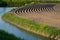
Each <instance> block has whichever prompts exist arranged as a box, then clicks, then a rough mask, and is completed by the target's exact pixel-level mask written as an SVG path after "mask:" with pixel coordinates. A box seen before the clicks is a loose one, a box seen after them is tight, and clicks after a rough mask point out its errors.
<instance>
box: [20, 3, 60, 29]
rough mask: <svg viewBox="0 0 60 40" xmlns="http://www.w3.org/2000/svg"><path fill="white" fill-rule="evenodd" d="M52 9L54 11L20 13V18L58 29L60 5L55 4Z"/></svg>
mask: <svg viewBox="0 0 60 40" xmlns="http://www.w3.org/2000/svg"><path fill="white" fill-rule="evenodd" d="M54 9H55V11H48V12H47V11H43V12H42V11H40V12H30V13H22V14H21V15H20V17H23V18H27V19H30V20H32V21H35V22H38V23H42V24H47V25H50V26H54V27H57V28H60V4H56V6H55V7H54Z"/></svg>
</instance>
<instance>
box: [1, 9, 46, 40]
mask: <svg viewBox="0 0 60 40" xmlns="http://www.w3.org/2000/svg"><path fill="white" fill-rule="evenodd" d="M11 9H13V8H0V29H2V30H5V31H6V32H8V33H12V34H14V35H15V36H17V37H21V38H24V39H25V40H45V39H44V38H42V37H40V36H36V35H33V34H31V33H28V32H26V31H23V30H21V29H18V28H17V27H16V26H14V25H11V24H9V23H7V22H5V21H4V20H3V19H2V15H3V14H4V13H5V12H8V11H10V10H11Z"/></svg>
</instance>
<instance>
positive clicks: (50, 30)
mask: <svg viewBox="0 0 60 40" xmlns="http://www.w3.org/2000/svg"><path fill="white" fill-rule="evenodd" d="M3 18H6V19H8V20H10V21H12V22H14V23H16V24H18V25H21V26H23V27H25V28H26V27H29V28H31V30H34V31H36V32H37V31H39V32H43V33H47V34H49V35H54V36H58V35H59V36H60V29H57V28H55V27H52V26H48V25H45V24H39V23H37V22H34V21H31V20H29V19H25V18H21V17H18V16H16V15H11V14H10V13H9V12H8V13H6V14H4V15H3Z"/></svg>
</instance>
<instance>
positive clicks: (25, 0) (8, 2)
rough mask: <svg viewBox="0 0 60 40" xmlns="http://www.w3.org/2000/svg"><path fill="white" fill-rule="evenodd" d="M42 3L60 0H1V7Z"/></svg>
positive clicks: (58, 0)
mask: <svg viewBox="0 0 60 40" xmlns="http://www.w3.org/2000/svg"><path fill="white" fill-rule="evenodd" d="M40 3H60V0H18V1H17V0H0V6H1V7H21V6H26V5H31V4H40Z"/></svg>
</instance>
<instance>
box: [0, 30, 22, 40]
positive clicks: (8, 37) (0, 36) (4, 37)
mask: <svg viewBox="0 0 60 40" xmlns="http://www.w3.org/2000/svg"><path fill="white" fill-rule="evenodd" d="M0 40H23V39H21V38H17V37H16V36H14V35H13V34H9V33H7V32H5V31H4V30H0Z"/></svg>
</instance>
